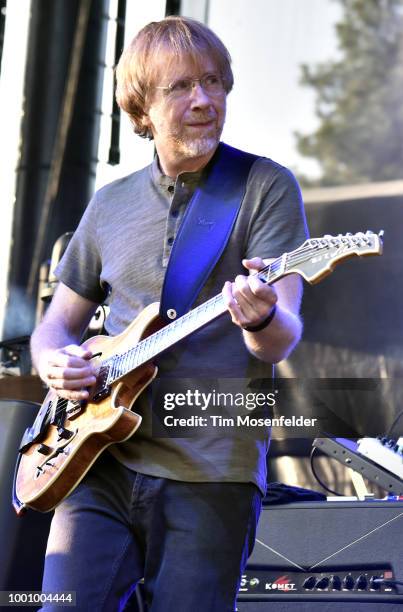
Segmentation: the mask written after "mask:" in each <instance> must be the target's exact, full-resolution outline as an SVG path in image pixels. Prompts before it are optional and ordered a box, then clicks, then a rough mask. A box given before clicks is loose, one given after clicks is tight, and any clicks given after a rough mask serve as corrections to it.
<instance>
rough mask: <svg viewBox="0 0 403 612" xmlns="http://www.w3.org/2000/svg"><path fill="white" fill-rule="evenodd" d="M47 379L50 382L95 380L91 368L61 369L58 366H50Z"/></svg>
mask: <svg viewBox="0 0 403 612" xmlns="http://www.w3.org/2000/svg"><path fill="white" fill-rule="evenodd" d="M47 377H48V378H50V379H52V380H57V379H61V380H63V379H67V380H83V379H87V378H91V379H93V380H94V382H95V380H96V377H95V375H94V371H93V369H92V368H89V367H84V368H69V367H66V368H61V367H58V366H51V367H49V368H48V371H47Z"/></svg>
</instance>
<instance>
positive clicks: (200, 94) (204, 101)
mask: <svg viewBox="0 0 403 612" xmlns="http://www.w3.org/2000/svg"><path fill="white" fill-rule="evenodd" d="M190 101H191V105H192V108H193V107H195V106H201V107H204V106H209V105H210V104H211V100H210V96H209V95H208V94H207V93H206V92H205V91H204V89H203V87H202V86H201V84H200V83H199V81H194V82H193V86H192V91H191V92H190Z"/></svg>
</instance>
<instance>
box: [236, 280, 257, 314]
mask: <svg viewBox="0 0 403 612" xmlns="http://www.w3.org/2000/svg"><path fill="white" fill-rule="evenodd" d="M255 280H256V281H257V283H260V282H261V281H259V279H255ZM232 293H233V295H234V297H235V300H236V301H237V302H238V304H239V305H240V306H241V308H242V310H244V307H245V306H246V307H248V308H249V309H252V311H253V310H255V307H256V297H255V296H254V294H253V292H252V288H251V285H250V284H249V278H248V277H247V276H242V275H241V274H239V275H238V276H237V277H236V278H235V280H234V284H233V290H232ZM245 314H246V312H245Z"/></svg>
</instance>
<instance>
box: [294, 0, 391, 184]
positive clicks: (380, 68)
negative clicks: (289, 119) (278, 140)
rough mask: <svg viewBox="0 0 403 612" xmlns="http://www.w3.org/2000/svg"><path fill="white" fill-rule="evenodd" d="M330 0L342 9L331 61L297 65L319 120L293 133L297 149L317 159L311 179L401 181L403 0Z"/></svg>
mask: <svg viewBox="0 0 403 612" xmlns="http://www.w3.org/2000/svg"><path fill="white" fill-rule="evenodd" d="M336 1H337V2H339V3H340V4H341V5H342V7H343V9H344V14H343V18H342V21H340V22H339V23H338V24H337V25H336V31H337V37H338V41H339V54H338V58H337V60H336V61H329V62H326V63H321V64H318V65H316V66H314V67H309V66H307V65H303V66H302V78H301V82H302V84H303V85H305V86H309V87H312V88H314V89H315V91H316V96H317V97H316V114H317V116H318V118H319V120H320V124H319V127H318V129H317V130H316V131H315V132H314V133H312V134H308V135H306V134H302V133H300V132H298V133H296V137H297V146H298V150H299V152H300V153H301V154H302V155H304V156H308V157H314V158H316V159H317V160H318V161H319V163H320V165H321V167H322V172H323V174H322V177H321V179H320V180H319V181H317V182H316V183H315V184H317V185H318V184H319V185H340V184H352V183H362V182H370V181H384V180H393V179H401V178H402V177H403V0H336ZM302 182H305V184H307V183H309V181H307V180H304V178H303V177H302ZM310 184H311V185H313V183H312V182H310Z"/></svg>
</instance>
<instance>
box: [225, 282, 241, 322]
mask: <svg viewBox="0 0 403 612" xmlns="http://www.w3.org/2000/svg"><path fill="white" fill-rule="evenodd" d="M222 296H223V300H224V304H225V305H226V307H227V309H228V311H229V313H230V315H231V319H232V321H233V323H238V320H239V317H242V311H241V309H240V307H239V305H238V304H237V302H236V300H235V297H234V295H233V293H232V283H230V282H229V281H227V282H226V283H225V284H224V287H223V289H222Z"/></svg>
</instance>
